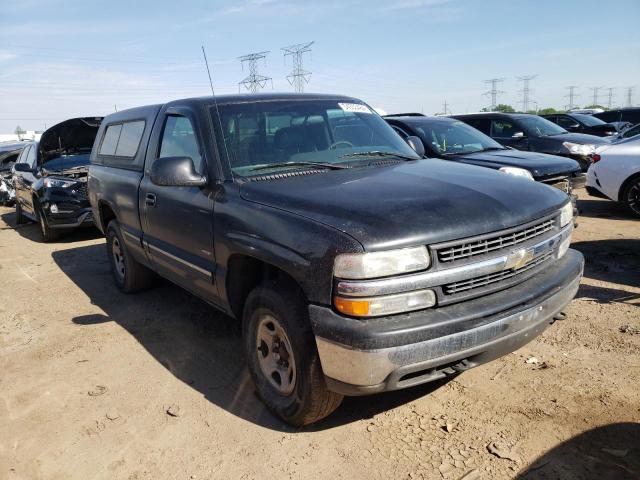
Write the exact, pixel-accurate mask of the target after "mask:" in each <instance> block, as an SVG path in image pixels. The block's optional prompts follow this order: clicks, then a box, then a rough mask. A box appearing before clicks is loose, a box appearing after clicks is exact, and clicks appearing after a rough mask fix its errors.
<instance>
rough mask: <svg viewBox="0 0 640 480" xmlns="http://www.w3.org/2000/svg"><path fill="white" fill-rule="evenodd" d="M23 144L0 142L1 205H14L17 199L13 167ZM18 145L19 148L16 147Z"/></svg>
mask: <svg viewBox="0 0 640 480" xmlns="http://www.w3.org/2000/svg"><path fill="white" fill-rule="evenodd" d="M23 146H24V145H23V144H15V143H12V144H10V145H3V144H0V205H5V206H9V207H10V206H12V205H13V204H14V202H15V200H16V191H15V189H14V188H13V180H12V179H11V177H12V175H13V174H12V169H13V165H14V164H15V163H16V160H17V159H18V156H19V155H20V152H21V151H22V147H23ZM16 147H17V148H16Z"/></svg>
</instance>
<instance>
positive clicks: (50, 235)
mask: <svg viewBox="0 0 640 480" xmlns="http://www.w3.org/2000/svg"><path fill="white" fill-rule="evenodd" d="M33 206H34V207H35V208H34V210H35V211H36V212H37V213H36V216H37V218H38V225H40V235H41V236H42V241H43V242H45V243H49V242H55V241H56V240H57V239H58V238H60V232H57V231H55V230H53V229H52V228H50V227H49V224H48V223H47V218H46V217H45V215H44V212H43V211H42V208H41V207H40V205H39V204H38V203H36V201H35V200H34V202H33Z"/></svg>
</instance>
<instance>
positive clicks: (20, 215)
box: [16, 200, 27, 225]
mask: <svg viewBox="0 0 640 480" xmlns="http://www.w3.org/2000/svg"><path fill="white" fill-rule="evenodd" d="M25 223H27V217H25V216H24V214H23V213H22V205H20V202H18V201H17V200H16V224H17V225H23V224H25Z"/></svg>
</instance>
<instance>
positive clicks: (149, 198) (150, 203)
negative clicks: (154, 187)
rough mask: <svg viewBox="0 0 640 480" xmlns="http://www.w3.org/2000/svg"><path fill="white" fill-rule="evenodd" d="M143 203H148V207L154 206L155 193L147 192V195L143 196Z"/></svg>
mask: <svg viewBox="0 0 640 480" xmlns="http://www.w3.org/2000/svg"><path fill="white" fill-rule="evenodd" d="M144 203H145V205H148V206H149V207H155V206H156V194H155V193H147V195H146V196H145V198H144Z"/></svg>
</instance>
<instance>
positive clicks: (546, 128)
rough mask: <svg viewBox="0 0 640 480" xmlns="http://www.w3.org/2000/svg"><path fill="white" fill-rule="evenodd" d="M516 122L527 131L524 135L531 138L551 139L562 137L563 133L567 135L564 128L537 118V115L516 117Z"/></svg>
mask: <svg viewBox="0 0 640 480" xmlns="http://www.w3.org/2000/svg"><path fill="white" fill-rule="evenodd" d="M518 120H519V121H520V123H521V124H522V125H523V126H524V128H525V129H526V130H527V132H526V133H527V134H528V135H531V136H533V137H551V136H553V135H562V134H563V133H567V131H566V130H565V129H564V128H562V127H559V126H558V125H556V124H555V123H553V122H551V121H549V120H547V119H546V118H542V117H538V116H537V115H527V116H524V115H523V116H521V117H518Z"/></svg>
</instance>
